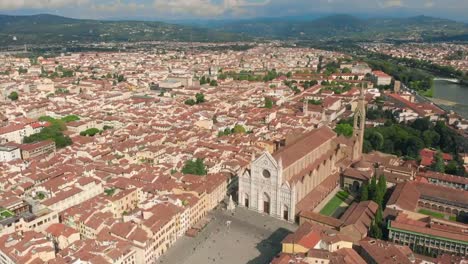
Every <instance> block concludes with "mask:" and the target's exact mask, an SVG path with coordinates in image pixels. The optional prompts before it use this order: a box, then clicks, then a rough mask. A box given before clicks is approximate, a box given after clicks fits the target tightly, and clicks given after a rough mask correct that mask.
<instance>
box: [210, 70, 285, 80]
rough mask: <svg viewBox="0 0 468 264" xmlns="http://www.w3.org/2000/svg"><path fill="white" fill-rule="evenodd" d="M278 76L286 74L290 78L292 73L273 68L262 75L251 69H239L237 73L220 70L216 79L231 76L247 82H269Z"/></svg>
mask: <svg viewBox="0 0 468 264" xmlns="http://www.w3.org/2000/svg"><path fill="white" fill-rule="evenodd" d="M279 76H286V77H288V78H291V76H292V73H291V72H288V73H282V72H277V71H276V70H275V69H273V70H270V71H268V72H267V73H265V74H263V75H256V74H255V73H254V72H253V71H244V70H243V71H240V72H239V73H237V72H233V71H229V72H221V73H219V74H218V79H220V80H225V79H227V78H233V79H234V80H236V81H249V82H262V81H263V82H270V81H272V80H274V79H276V78H277V77H279Z"/></svg>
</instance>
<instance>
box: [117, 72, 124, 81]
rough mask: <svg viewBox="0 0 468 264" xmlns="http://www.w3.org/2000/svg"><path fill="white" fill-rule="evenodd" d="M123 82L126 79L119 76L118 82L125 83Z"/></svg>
mask: <svg viewBox="0 0 468 264" xmlns="http://www.w3.org/2000/svg"><path fill="white" fill-rule="evenodd" d="M123 81H125V77H124V76H123V75H122V74H119V76H117V82H123Z"/></svg>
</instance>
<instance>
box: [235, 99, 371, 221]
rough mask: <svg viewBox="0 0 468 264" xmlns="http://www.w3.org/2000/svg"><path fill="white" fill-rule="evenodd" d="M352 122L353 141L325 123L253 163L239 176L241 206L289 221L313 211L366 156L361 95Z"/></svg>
mask: <svg viewBox="0 0 468 264" xmlns="http://www.w3.org/2000/svg"><path fill="white" fill-rule="evenodd" d="M354 119H355V121H354V135H353V137H352V138H351V139H344V138H342V137H338V136H337V135H336V133H335V132H334V131H333V130H332V129H331V128H330V127H328V126H326V125H325V126H322V127H320V128H317V129H314V130H312V131H310V132H309V133H307V134H305V135H303V136H302V137H300V138H299V139H297V140H295V141H293V142H290V143H286V146H284V147H282V148H280V149H278V150H277V151H276V152H274V153H273V154H270V153H269V152H268V151H265V152H264V153H263V154H262V155H260V157H257V158H256V159H253V160H252V163H251V164H250V168H249V169H247V170H246V171H245V172H244V173H243V174H242V175H240V177H239V206H243V207H247V208H249V209H251V210H255V211H258V212H260V213H264V214H268V215H271V216H273V217H276V218H280V219H284V220H287V221H291V222H292V221H295V219H296V215H297V214H298V213H299V212H300V211H301V210H311V209H313V208H315V206H317V205H318V204H319V203H320V202H321V201H322V200H323V199H324V198H325V197H326V196H327V195H328V194H329V193H330V192H332V191H333V190H334V189H335V188H336V187H337V186H338V184H339V173H340V171H341V170H342V169H343V168H344V167H346V166H348V165H349V164H350V163H352V162H355V161H358V160H360V159H361V157H362V142H363V139H364V123H365V101H364V96H363V93H362V92H361V97H360V100H359V103H358V106H357V108H356V112H355V115H354Z"/></svg>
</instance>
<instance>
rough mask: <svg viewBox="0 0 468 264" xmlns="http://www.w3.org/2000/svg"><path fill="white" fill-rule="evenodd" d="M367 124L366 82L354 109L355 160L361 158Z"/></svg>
mask: <svg viewBox="0 0 468 264" xmlns="http://www.w3.org/2000/svg"><path fill="white" fill-rule="evenodd" d="M365 125H366V100H365V99H364V83H363V84H362V86H361V92H360V95H359V101H358V104H357V106H356V109H355V110H354V127H353V136H354V147H353V161H356V160H359V159H361V156H362V145H363V144H364V129H365Z"/></svg>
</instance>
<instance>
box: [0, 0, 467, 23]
mask: <svg viewBox="0 0 468 264" xmlns="http://www.w3.org/2000/svg"><path fill="white" fill-rule="evenodd" d="M466 10H468V1H462V2H460V1H459V0H348V1H345V0H296V1H286V0H171V1H167V0H105V1H98V0H53V1H50V0H23V1H11V0H0V13H1V14H5V15H34V14H52V15H59V16H64V17H72V18H85V19H107V20H109V19H110V20H127V19H132V20H153V21H157V20H159V21H183V20H201V21H206V20H226V19H234V20H237V19H252V18H281V17H295V16H299V17H301V16H311V18H314V17H320V16H327V15H333V14H349V15H353V16H362V17H366V18H367V17H412V16H419V15H426V16H432V17H438V18H445V19H451V20H458V21H464V22H468V18H467V16H466Z"/></svg>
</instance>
